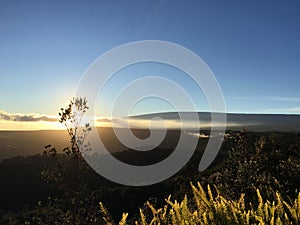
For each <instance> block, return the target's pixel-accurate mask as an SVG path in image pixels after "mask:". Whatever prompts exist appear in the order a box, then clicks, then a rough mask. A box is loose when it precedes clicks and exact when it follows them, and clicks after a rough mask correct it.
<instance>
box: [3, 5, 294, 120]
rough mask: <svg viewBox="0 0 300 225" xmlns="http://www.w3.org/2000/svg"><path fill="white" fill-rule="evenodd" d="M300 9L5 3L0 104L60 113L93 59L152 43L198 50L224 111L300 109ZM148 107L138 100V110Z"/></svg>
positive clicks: (25, 110) (8, 109)
mask: <svg viewBox="0 0 300 225" xmlns="http://www.w3.org/2000/svg"><path fill="white" fill-rule="evenodd" d="M299 11H300V2H299V1H276V0H275V1H247V2H245V1H155V0H154V1H8V0H7V1H6V0H4V1H1V2H0V32H1V35H0V78H1V83H0V95H1V98H0V110H3V111H5V112H7V113H12V114H16V113H20V114H28V113H38V114H47V115H54V114H57V112H58V110H59V108H60V107H62V106H65V105H66V103H67V102H68V100H69V99H70V98H71V97H72V96H73V95H74V94H75V91H76V87H77V85H78V82H79V81H80V78H81V76H82V75H83V73H84V72H85V70H86V69H87V67H88V66H89V65H90V64H91V63H92V62H93V61H94V60H95V59H96V58H97V57H99V56H100V55H102V54H104V53H105V52H106V51H108V50H110V49H112V48H114V47H116V46H118V45H121V44H125V43H128V42H133V41H139V40H149V39H154V40H164V41H170V42H174V43H177V44H180V45H182V46H184V47H186V48H189V49H190V50H192V51H193V52H195V53H196V54H198V55H199V56H200V57H201V58H202V59H203V60H204V61H205V62H206V63H207V64H208V66H209V67H210V68H211V69H212V71H213V72H214V74H215V76H216V78H217V79H218V81H219V83H220V86H221V88H222V90H223V94H224V97H225V103H226V106H227V111H228V112H246V113H248V112H251V113H295V114H299V113H300V91H299V90H300V89H299V84H300V14H299ZM154 102H155V101H154ZM154 105H155V104H154ZM148 110H149V109H147V107H145V108H143V107H142V105H140V107H139V109H137V110H136V113H139V112H140V113H143V112H147V111H148ZM199 110H201V107H200V108H199ZM105 114H106V112H104V111H103V115H105Z"/></svg>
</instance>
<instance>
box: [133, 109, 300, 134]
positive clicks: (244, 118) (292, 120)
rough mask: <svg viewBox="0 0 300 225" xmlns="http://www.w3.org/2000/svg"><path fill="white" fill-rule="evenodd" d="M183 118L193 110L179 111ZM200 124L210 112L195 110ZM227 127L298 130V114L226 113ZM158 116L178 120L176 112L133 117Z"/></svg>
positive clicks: (204, 121)
mask: <svg viewBox="0 0 300 225" xmlns="http://www.w3.org/2000/svg"><path fill="white" fill-rule="evenodd" d="M180 113H181V114H184V118H191V114H192V113H193V112H180ZM197 114H198V117H199V120H200V124H201V123H207V122H210V121H211V113H210V112H197ZM226 115H227V129H229V130H240V129H243V128H246V129H248V130H249V131H290V132H300V115H295V114H291V115H289V114H246V113H245V114H241V113H227V114H226ZM154 117H160V118H162V119H165V120H179V119H180V118H179V114H178V113H177V112H163V113H151V114H145V115H135V116H131V117H130V118H134V119H145V120H147V119H151V118H154Z"/></svg>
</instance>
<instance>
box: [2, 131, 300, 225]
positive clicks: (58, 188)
mask: <svg viewBox="0 0 300 225" xmlns="http://www.w3.org/2000/svg"><path fill="white" fill-rule="evenodd" d="M227 134H228V135H227V136H226V138H225V140H224V142H223V145H222V149H221V151H220V152H219V154H218V157H217V158H216V159H215V161H214V163H213V164H212V165H211V166H210V168H209V169H208V170H206V171H204V172H198V170H197V167H198V164H199V161H200V158H201V155H202V153H203V149H204V148H205V144H206V142H207V139H199V145H198V148H197V150H196V151H195V154H194V155H193V157H192V159H191V160H190V161H189V162H188V164H187V165H186V166H185V167H184V168H183V169H182V170H181V171H180V172H179V173H177V174H176V175H174V176H173V177H171V178H169V179H168V180H166V181H164V182H161V183H159V184H155V185H151V186H146V187H130V186H123V185H119V184H115V183H112V182H110V181H108V180H106V179H104V178H102V177H100V176H99V175H98V174H96V173H95V172H94V171H93V170H92V169H91V168H90V167H89V166H88V165H87V164H85V162H84V161H83V160H82V158H79V159H78V158H76V157H74V154H70V152H68V149H66V152H67V153H69V154H52V153H53V152H52V151H54V149H53V148H52V146H47V149H46V151H45V154H43V155H36V156H30V157H16V158H11V159H6V160H3V161H2V162H1V163H0V176H1V185H0V199H1V201H0V208H1V211H0V224H7V225H10V224H60V225H61V224H62V225H63V224H72V225H73V224H114V222H116V223H118V222H119V221H121V222H120V223H121V224H122V223H123V224H125V223H127V224H134V223H135V221H137V223H138V224H149V223H150V222H151V221H152V224H184V223H185V224H300V196H299V192H300V134H298V133H285V132H264V133H262V132H260V133H257V132H250V133H249V132H230V131H228V132H227ZM69 150H70V151H71V150H72V149H69ZM157 152H160V154H158V153H156V154H154V155H153V157H152V158H151V162H149V161H147V160H148V159H149V157H143V156H142V155H135V154H133V153H132V151H127V152H126V151H125V152H119V153H114V154H115V157H117V158H118V159H120V160H123V161H125V162H128V163H134V162H137V161H139V162H141V163H142V164H143V163H144V164H145V165H146V164H149V163H153V161H155V160H157V161H159V160H161V158H164V157H166V156H167V155H168V154H169V153H170V152H171V149H157ZM198 182H199V185H198V184H197V183H198ZM200 183H201V185H202V186H201V185H200ZM191 184H193V185H194V186H193V185H191ZM208 185H209V186H208ZM258 190H259V191H258ZM295 199H296V200H295ZM100 202H101V204H100ZM123 213H124V214H123ZM126 213H128V214H126Z"/></svg>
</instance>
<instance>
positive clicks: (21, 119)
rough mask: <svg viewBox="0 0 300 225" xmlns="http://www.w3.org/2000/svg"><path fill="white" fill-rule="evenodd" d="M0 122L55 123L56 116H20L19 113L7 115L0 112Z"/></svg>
mask: <svg viewBox="0 0 300 225" xmlns="http://www.w3.org/2000/svg"><path fill="white" fill-rule="evenodd" d="M0 120H4V121H15V122H38V121H45V122H57V121H58V117H57V116H49V115H43V114H35V113H30V114H20V113H9V112H6V111H3V110H0Z"/></svg>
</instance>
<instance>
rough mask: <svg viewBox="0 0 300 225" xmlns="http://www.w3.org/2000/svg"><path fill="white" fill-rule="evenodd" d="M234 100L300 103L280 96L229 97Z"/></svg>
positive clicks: (298, 100) (296, 99)
mask: <svg viewBox="0 0 300 225" xmlns="http://www.w3.org/2000/svg"><path fill="white" fill-rule="evenodd" d="M227 99H232V100H249V101H286V102H300V98H294V97H280V96H260V97H243V96H235V97H234V96H232V97H227Z"/></svg>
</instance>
